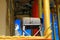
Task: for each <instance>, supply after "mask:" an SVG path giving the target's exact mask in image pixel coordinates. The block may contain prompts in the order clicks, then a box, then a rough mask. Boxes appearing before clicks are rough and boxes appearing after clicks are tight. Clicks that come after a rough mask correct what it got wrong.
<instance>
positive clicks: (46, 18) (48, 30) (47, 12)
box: [43, 0, 52, 38]
mask: <svg viewBox="0 0 60 40" xmlns="http://www.w3.org/2000/svg"><path fill="white" fill-rule="evenodd" d="M43 5H44V26H45V31H44V36H45V37H46V38H51V36H52V34H51V33H52V30H51V28H50V8H49V0H43Z"/></svg>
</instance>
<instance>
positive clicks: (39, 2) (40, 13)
mask: <svg viewBox="0 0 60 40" xmlns="http://www.w3.org/2000/svg"><path fill="white" fill-rule="evenodd" d="M38 5H39V18H42V0H38Z"/></svg>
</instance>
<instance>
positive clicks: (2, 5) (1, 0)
mask: <svg viewBox="0 0 60 40" xmlns="http://www.w3.org/2000/svg"><path fill="white" fill-rule="evenodd" d="M6 9H7V5H6V0H0V36H1V35H5V34H6V13H7V10H6Z"/></svg>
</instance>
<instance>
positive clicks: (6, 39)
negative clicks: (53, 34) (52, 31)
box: [0, 36, 52, 40]
mask: <svg viewBox="0 0 60 40" xmlns="http://www.w3.org/2000/svg"><path fill="white" fill-rule="evenodd" d="M0 40H52V39H47V38H44V37H40V36H0Z"/></svg>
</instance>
